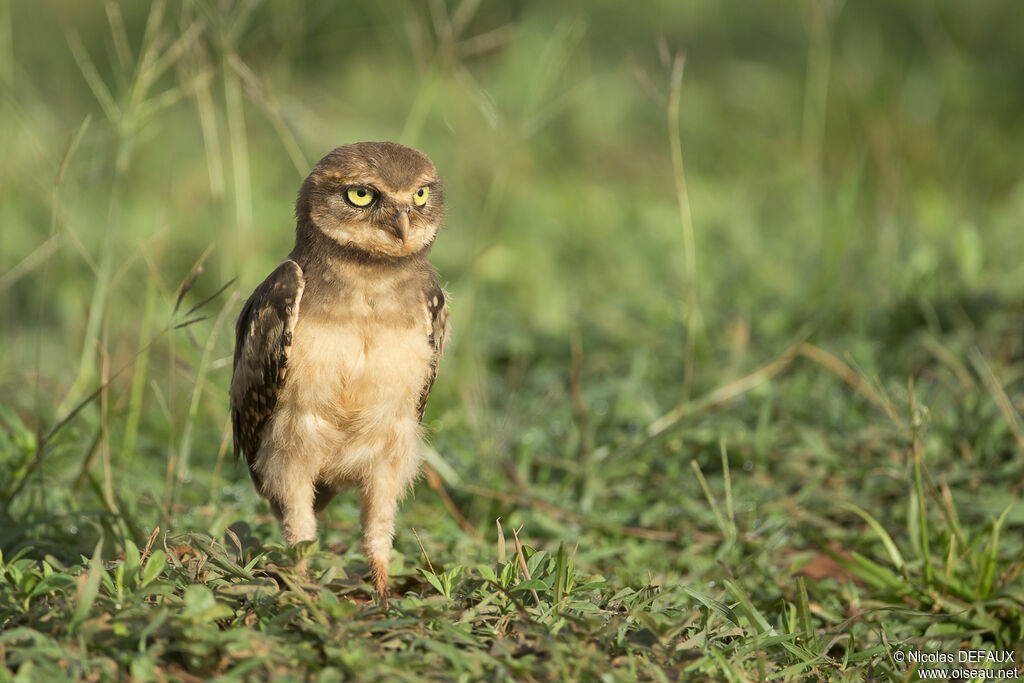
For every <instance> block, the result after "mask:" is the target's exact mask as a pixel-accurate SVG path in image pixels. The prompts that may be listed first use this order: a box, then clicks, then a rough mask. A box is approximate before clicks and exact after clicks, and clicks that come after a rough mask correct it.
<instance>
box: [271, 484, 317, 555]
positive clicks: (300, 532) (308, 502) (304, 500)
mask: <svg viewBox="0 0 1024 683" xmlns="http://www.w3.org/2000/svg"><path fill="white" fill-rule="evenodd" d="M270 501H271V505H270V507H271V509H272V510H273V511H274V516H275V517H277V519H278V521H280V522H281V536H282V537H283V538H284V542H285V543H287V544H288V545H289V546H294V545H295V544H297V543H300V542H302V541H314V540H316V515H315V514H314V512H313V487H312V486H311V485H305V486H293V487H289V488H288V489H287V490H285V491H283V492H281V493H280V494H278V495H276V496H271V497H270Z"/></svg>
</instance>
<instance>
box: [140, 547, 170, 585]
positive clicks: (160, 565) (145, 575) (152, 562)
mask: <svg viewBox="0 0 1024 683" xmlns="http://www.w3.org/2000/svg"><path fill="white" fill-rule="evenodd" d="M166 564H167V557H166V555H165V554H164V551H163V550H154V551H153V554H152V555H150V556H149V560H147V561H146V568H145V569H143V570H142V585H143V586H147V585H149V584H150V583H152V582H153V580H154V579H156V577H158V576H160V573H161V572H163V570H164V567H165V566H166Z"/></svg>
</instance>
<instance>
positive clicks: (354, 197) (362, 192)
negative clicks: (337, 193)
mask: <svg viewBox="0 0 1024 683" xmlns="http://www.w3.org/2000/svg"><path fill="white" fill-rule="evenodd" d="M345 196H346V197H348V200H349V202H351V203H352V205H353V206H369V205H370V202H372V201H373V197H374V191H373V190H371V189H370V188H368V187H350V188H348V192H346V193H345Z"/></svg>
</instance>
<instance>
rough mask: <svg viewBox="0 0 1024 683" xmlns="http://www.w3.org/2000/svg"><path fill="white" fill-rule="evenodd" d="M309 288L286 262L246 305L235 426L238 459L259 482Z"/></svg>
mask: <svg viewBox="0 0 1024 683" xmlns="http://www.w3.org/2000/svg"><path fill="white" fill-rule="evenodd" d="M305 284H306V281H305V279H304V277H303V273H302V268H300V267H299V264H297V263H296V262H295V261H292V260H290V259H289V260H286V261H284V262H283V263H282V264H281V265H280V266H278V267H277V269H276V270H274V272H272V273H271V274H270V275H269V276H268V277H267V279H266V280H264V281H263V283H262V284H260V286H259V287H257V288H256V290H255V291H254V292H253V293H252V296H250V297H249V299H248V301H246V302H245V305H244V306H242V312H241V314H239V316H238V322H237V324H236V325H235V357H234V372H233V374H232V377H231V426H232V431H233V432H234V441H235V457H236V458H237V457H238V455H239V453H242V454H244V455H245V458H246V460H247V461H248V463H249V470H250V472H251V473H252V475H253V479H254V480H256V479H257V474H256V472H255V471H254V470H253V463H254V462H255V458H256V454H257V453H258V452H259V449H260V442H261V439H262V435H263V428H264V426H265V425H266V423H267V420H268V419H269V418H270V416H271V415H272V414H273V412H274V408H275V406H276V405H277V397H278V393H279V392H280V390H281V387H282V386H283V385H284V380H285V375H286V373H287V369H288V355H289V352H290V351H291V346H292V336H293V334H294V331H295V323H296V321H297V320H298V317H299V303H300V301H301V299H302V291H303V288H304V287H305ZM256 485H257V487H258V486H259V485H260V482H259V481H256Z"/></svg>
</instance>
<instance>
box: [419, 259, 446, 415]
mask: <svg viewBox="0 0 1024 683" xmlns="http://www.w3.org/2000/svg"><path fill="white" fill-rule="evenodd" d="M424 295H425V297H426V306H427V314H428V315H429V316H430V346H431V347H432V348H433V349H434V353H433V355H432V356H431V357H430V373H429V374H428V375H427V382H426V384H424V385H423V390H422V391H420V402H419V406H418V411H419V416H420V421H421V422H422V421H423V412H424V411H425V410H426V409H427V399H428V398H429V397H430V390H431V389H432V388H433V386H434V378H435V377H437V364H438V362H439V361H440V360H441V352H442V351H443V350H444V343H445V341H447V340H448V302H447V300H446V296H447V295H446V293H445V291H444V290H443V289H441V285H439V284H438V283H437V280H435V279H433V278H431V280H430V284H429V285H427V287H426V289H425V290H424Z"/></svg>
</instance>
